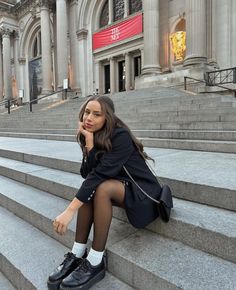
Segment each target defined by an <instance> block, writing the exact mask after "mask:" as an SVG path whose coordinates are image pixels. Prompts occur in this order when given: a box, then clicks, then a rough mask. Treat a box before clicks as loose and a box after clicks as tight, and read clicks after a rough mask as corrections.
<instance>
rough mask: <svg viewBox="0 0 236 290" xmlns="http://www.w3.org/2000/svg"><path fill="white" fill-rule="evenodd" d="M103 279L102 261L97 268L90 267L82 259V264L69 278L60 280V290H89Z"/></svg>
mask: <svg viewBox="0 0 236 290" xmlns="http://www.w3.org/2000/svg"><path fill="white" fill-rule="evenodd" d="M104 277H105V263H104V259H102V262H101V263H100V264H99V265H97V266H92V265H91V264H90V262H89V261H88V260H87V259H83V261H82V263H81V264H80V265H79V266H78V267H77V268H76V269H75V270H74V271H73V272H72V273H71V274H70V275H69V276H67V277H66V278H65V279H63V280H62V282H61V285H60V290H84V289H89V288H90V287H92V286H93V285H94V284H95V283H97V282H99V281H100V280H102V279H103V278H104Z"/></svg>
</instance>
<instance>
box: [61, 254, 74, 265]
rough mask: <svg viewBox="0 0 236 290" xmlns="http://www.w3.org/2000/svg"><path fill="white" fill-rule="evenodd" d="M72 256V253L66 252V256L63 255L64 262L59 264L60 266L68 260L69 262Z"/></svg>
mask: <svg viewBox="0 0 236 290" xmlns="http://www.w3.org/2000/svg"><path fill="white" fill-rule="evenodd" d="M73 256H74V254H73V253H71V252H68V253H67V254H65V255H64V257H65V260H64V261H63V262H62V263H61V264H60V266H61V265H65V264H66V263H67V262H68V261H69V260H71V258H72V257H73Z"/></svg>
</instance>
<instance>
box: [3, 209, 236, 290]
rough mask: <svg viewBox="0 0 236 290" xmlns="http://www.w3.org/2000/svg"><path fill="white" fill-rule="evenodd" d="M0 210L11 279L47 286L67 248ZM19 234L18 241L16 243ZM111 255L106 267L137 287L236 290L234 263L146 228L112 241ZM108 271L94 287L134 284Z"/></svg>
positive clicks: (23, 284)
mask: <svg viewBox="0 0 236 290" xmlns="http://www.w3.org/2000/svg"><path fill="white" fill-rule="evenodd" d="M0 215H1V219H0V224H1V230H2V233H3V234H4V237H5V238H4V240H3V243H1V256H2V261H3V265H2V267H3V270H4V271H5V273H6V275H8V276H9V277H8V279H9V278H11V281H12V283H13V284H14V283H15V285H17V286H18V289H22V290H23V289H27V290H31V289H33V290H36V289H37V290H41V289H42V290H46V283H45V282H46V279H47V276H48V275H49V273H50V272H51V270H52V269H53V268H55V267H56V266H57V265H58V264H59V263H60V262H61V259H62V257H63V255H64V253H65V252H67V251H68V248H67V247H65V246H62V245H61V244H60V243H58V242H57V241H55V240H53V239H51V238H50V237H48V236H47V235H45V234H43V233H42V232H41V231H39V230H38V229H36V228H34V227H32V226H31V225H29V224H28V223H26V222H24V221H23V220H21V219H19V218H17V217H16V216H15V215H13V214H11V213H9V212H8V211H6V210H5V209H2V208H1V209H0ZM122 228H123V225H121V226H120V229H122ZM16 236H17V241H18V242H17V243H14V240H15V237H16ZM29 236H30V239H29V238H28V237H29ZM23 245H24V247H23ZM9 248H10V249H11V250H9ZM30 253H32V254H30ZM48 253H50V256H49V255H48ZM137 253H138V255H137ZM35 256H37V263H36V262H35V259H34V257H35ZM107 260H108V271H109V272H111V273H112V274H113V275H117V276H118V278H119V279H121V280H122V281H125V282H126V283H127V284H129V285H132V287H133V288H134V289H150V290H154V289H155V290H163V289H180V288H181V289H186V290H190V289H193V290H195V289H196V290H200V289H209V290H211V289H212V290H213V289H214V290H217V289H226V290H233V289H235V287H236V281H235V280H234V279H233V278H232V277H235V275H236V266H235V264H234V263H231V262H227V261H224V260H222V259H220V258H216V257H214V256H211V255H209V254H205V253H203V252H201V251H199V250H194V249H191V248H190V247H187V246H185V245H183V244H182V243H179V242H175V241H172V240H169V239H166V238H162V237H160V236H158V235H156V234H153V233H151V232H148V231H146V230H141V231H136V232H134V233H133V234H130V235H129V236H127V237H126V238H125V239H120V241H119V242H115V243H113V244H111V245H109V246H108V247H107ZM170 265H171V267H170ZM107 276H108V277H106V278H105V279H107V278H108V279H107V280H105V279H104V280H103V281H101V282H100V283H103V287H104V288H100V285H101V284H100V285H99V284H97V285H95V286H94V288H92V289H117V290H118V289H119V290H120V289H131V288H129V286H127V285H125V284H123V283H121V282H120V281H117V280H116V281H117V283H118V285H116V283H114V279H115V278H114V277H113V279H112V281H109V278H110V277H109V275H107ZM111 283H112V284H111ZM113 283H114V286H113ZM111 285H112V288H111ZM108 287H110V288H108ZM118 287H120V288H118Z"/></svg>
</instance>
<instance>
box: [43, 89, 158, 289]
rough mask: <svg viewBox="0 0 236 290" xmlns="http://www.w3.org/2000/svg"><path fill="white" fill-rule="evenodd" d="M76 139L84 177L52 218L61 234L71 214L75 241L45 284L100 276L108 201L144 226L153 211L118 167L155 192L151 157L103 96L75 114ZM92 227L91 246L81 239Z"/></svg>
mask: <svg viewBox="0 0 236 290" xmlns="http://www.w3.org/2000/svg"><path fill="white" fill-rule="evenodd" d="M78 132H79V133H78V136H77V139H78V141H79V143H80V146H81V149H82V152H83V160H82V165H81V169H80V172H81V175H82V177H83V178H85V181H84V182H83V183H82V185H81V187H80V189H79V191H78V192H77V194H76V196H75V198H74V199H73V200H72V201H71V203H70V204H69V206H68V207H67V208H66V209H65V211H63V212H62V213H61V214H60V215H59V216H57V217H56V218H55V220H54V221H53V227H54V229H55V231H56V232H57V233H59V234H64V233H65V232H66V230H67V226H68V224H69V223H70V221H71V220H72V218H73V216H74V215H75V214H76V213H77V211H78V215H77V225H76V233H75V242H74V245H73V248H72V251H71V252H69V253H67V254H66V255H65V259H64V261H63V262H62V264H61V265H60V266H58V267H57V268H56V269H55V271H54V272H53V273H52V274H51V275H50V276H49V278H48V287H49V289H59V288H60V289H61V290H68V289H72V290H78V289H88V288H90V287H91V286H92V285H93V284H95V283H96V282H98V281H100V280H101V279H103V277H104V276H105V264H104V259H103V254H104V250H105V246H106V242H107V237H108V232H109V228H110V224H111V220H112V206H119V207H122V208H124V209H125V211H126V214H127V217H128V219H129V221H130V223H131V224H132V225H133V226H134V227H137V228H144V227H146V226H147V225H148V224H149V223H150V222H152V221H153V220H155V219H156V218H157V216H158V212H157V207H156V204H155V203H154V202H153V201H151V200H150V199H148V198H147V197H146V196H145V195H144V194H143V193H142V192H141V191H140V189H139V188H138V187H137V186H136V184H134V183H133V182H132V180H131V179H130V178H129V177H128V175H127V173H126V171H125V170H124V168H123V166H125V168H126V169H127V170H128V171H129V173H130V174H131V176H132V178H133V179H134V180H135V181H136V182H137V184H138V185H140V187H141V188H143V190H145V191H147V192H149V193H151V192H156V193H157V194H159V193H160V192H161V186H160V184H159V183H158V181H157V179H156V177H155V176H154V175H153V173H152V172H151V171H150V169H149V167H148V166H147V164H146V162H145V160H146V159H151V158H149V157H148V156H147V155H146V153H145V152H144V151H143V146H142V144H141V143H140V142H139V141H138V140H137V139H136V138H135V137H134V136H133V134H132V133H131V131H130V129H129V128H128V127H127V125H125V124H124V123H123V122H122V121H121V120H120V119H119V118H118V117H117V116H116V115H115V110H114V104H113V102H112V100H111V99H110V98H109V97H106V96H97V95H96V96H92V97H90V98H89V99H88V100H87V101H86V102H85V104H84V105H83V106H82V107H81V110H80V113H79V131H78ZM92 224H93V226H94V235H93V241H92V248H91V249H90V251H89V252H88V255H87V251H86V249H87V241H88V236H89V232H90V229H91V226H92Z"/></svg>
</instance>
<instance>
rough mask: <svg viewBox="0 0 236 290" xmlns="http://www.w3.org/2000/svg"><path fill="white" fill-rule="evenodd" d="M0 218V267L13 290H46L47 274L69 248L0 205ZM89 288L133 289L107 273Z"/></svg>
mask: <svg viewBox="0 0 236 290" xmlns="http://www.w3.org/2000/svg"><path fill="white" fill-rule="evenodd" d="M0 217H1V218H0V224H1V233H2V234H3V236H4V239H3V240H1V244H0V249H1V270H2V271H3V272H4V274H5V275H6V277H7V278H8V279H9V280H10V281H11V283H12V284H13V285H14V286H15V287H16V289H19V290H26V289H27V290H47V289H48V288H47V284H46V283H47V277H48V275H49V274H50V273H51V272H52V270H53V269H55V267H57V266H58V265H59V264H60V263H61V261H62V260H63V256H64V254H65V253H66V252H68V251H69V250H70V249H69V248H67V247H65V246H63V245H62V244H60V243H59V242H57V241H56V240H54V239H52V238H50V237H48V236H47V235H45V234H44V233H42V232H41V231H39V230H38V229H36V228H35V227H33V226H31V225H29V224H28V223H26V222H25V221H23V220H22V219H20V218H18V217H16V216H15V215H13V214H12V213H10V212H8V211H7V210H6V209H3V208H1V207H0ZM29 237H30V238H29ZM16 239H17V243H15V240H16ZM111 287H112V288H111ZM113 287H114V288H113ZM1 289H2V290H6V289H4V288H1ZM91 289H94V290H95V289H106V290H108V289H109V290H110V289H116V290H120V289H122V290H131V289H133V288H132V287H131V286H128V285H127V284H125V283H123V282H121V281H120V280H118V279H117V278H115V277H114V276H113V275H111V274H110V273H108V272H107V273H106V276H105V278H104V279H103V280H102V281H101V282H99V283H98V284H96V285H94V286H93V287H92V288H91ZM9 290H10V289H9Z"/></svg>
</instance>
